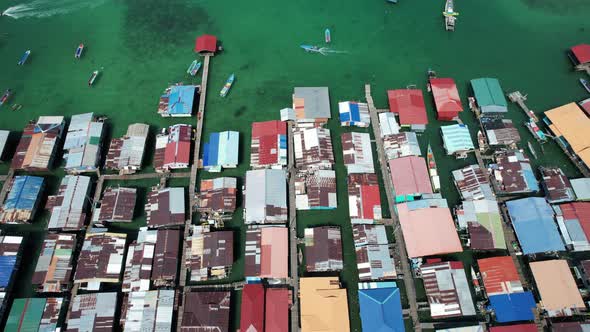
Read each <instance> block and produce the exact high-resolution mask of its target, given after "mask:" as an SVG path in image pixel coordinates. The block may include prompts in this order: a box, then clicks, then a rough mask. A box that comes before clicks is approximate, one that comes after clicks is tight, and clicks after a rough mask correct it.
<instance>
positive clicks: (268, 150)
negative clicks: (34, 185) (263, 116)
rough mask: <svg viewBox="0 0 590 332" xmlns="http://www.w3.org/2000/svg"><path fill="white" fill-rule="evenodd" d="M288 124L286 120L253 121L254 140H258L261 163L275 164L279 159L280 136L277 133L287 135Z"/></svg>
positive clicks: (259, 160)
mask: <svg viewBox="0 0 590 332" xmlns="http://www.w3.org/2000/svg"><path fill="white" fill-rule="evenodd" d="M286 133H287V125H286V124H285V123H284V122H281V121H278V120H273V121H265V122H254V123H252V140H256V139H257V140H258V147H257V148H256V149H255V151H257V153H258V164H259V165H273V164H276V163H277V162H278V160H279V138H278V137H277V135H286ZM253 150H254V149H253Z"/></svg>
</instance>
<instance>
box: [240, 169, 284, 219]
mask: <svg viewBox="0 0 590 332" xmlns="http://www.w3.org/2000/svg"><path fill="white" fill-rule="evenodd" d="M244 217H245V222H246V224H273V223H274V224H277V223H285V222H287V179H286V175H285V171H283V170H278V169H262V170H253V171H247V172H246V192H245V211H244Z"/></svg>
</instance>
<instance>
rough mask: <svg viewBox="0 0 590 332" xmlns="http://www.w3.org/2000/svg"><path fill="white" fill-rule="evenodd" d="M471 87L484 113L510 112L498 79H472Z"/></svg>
mask: <svg viewBox="0 0 590 332" xmlns="http://www.w3.org/2000/svg"><path fill="white" fill-rule="evenodd" d="M471 87H472V88H473V93H474V95H475V99H476V101H477V105H478V106H479V107H480V109H481V111H482V112H483V113H490V112H495V113H499V112H502V113H503V112H508V102H506V97H504V92H503V91H502V87H501V86H500V81H498V79H496V78H489V77H484V78H476V79H472V80H471Z"/></svg>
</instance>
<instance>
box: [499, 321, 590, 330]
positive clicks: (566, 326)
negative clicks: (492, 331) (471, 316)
mask: <svg viewBox="0 0 590 332" xmlns="http://www.w3.org/2000/svg"><path fill="white" fill-rule="evenodd" d="M531 325H533V324H531ZM533 327H534V328H535V329H534V330H532V329H529V330H526V331H525V330H523V332H534V331H537V330H536V326H535V325H533ZM589 330H590V324H589V323H584V322H562V323H557V322H552V323H551V331H552V332H587V331H589ZM512 331H514V332H519V331H520V330H518V331H517V330H512ZM496 332H497V331H496ZM502 332H507V331H502Z"/></svg>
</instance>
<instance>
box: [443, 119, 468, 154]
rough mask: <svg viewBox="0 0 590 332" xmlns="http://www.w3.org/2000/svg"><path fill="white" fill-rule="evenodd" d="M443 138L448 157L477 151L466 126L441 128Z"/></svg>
mask: <svg viewBox="0 0 590 332" xmlns="http://www.w3.org/2000/svg"><path fill="white" fill-rule="evenodd" d="M440 130H441V132H442V138H443V142H444V146H445V150H447V154H448V155H452V154H455V153H462V152H466V151H469V150H473V149H475V146H474V145H473V141H472V140H471V134H470V133H469V128H468V127H467V125H464V124H454V125H449V126H442V127H440Z"/></svg>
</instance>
